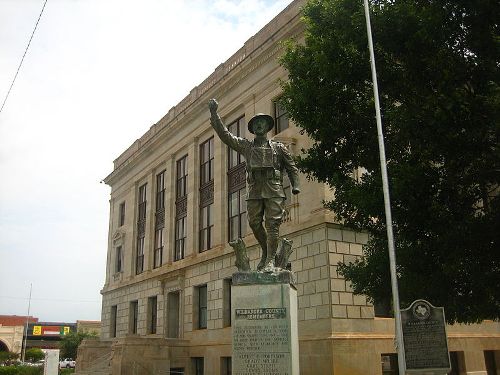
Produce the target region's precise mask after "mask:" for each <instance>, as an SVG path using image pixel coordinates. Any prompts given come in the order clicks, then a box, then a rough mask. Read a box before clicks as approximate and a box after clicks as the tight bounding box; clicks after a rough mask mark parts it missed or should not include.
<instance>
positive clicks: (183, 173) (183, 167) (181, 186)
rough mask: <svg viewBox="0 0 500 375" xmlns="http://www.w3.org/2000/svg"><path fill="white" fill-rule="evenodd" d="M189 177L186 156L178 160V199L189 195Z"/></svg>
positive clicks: (176, 194)
mask: <svg viewBox="0 0 500 375" xmlns="http://www.w3.org/2000/svg"><path fill="white" fill-rule="evenodd" d="M187 175H188V169H187V155H185V156H183V157H182V158H180V159H179V160H177V183H176V193H175V196H176V198H177V199H179V198H183V197H185V196H186V195H187Z"/></svg>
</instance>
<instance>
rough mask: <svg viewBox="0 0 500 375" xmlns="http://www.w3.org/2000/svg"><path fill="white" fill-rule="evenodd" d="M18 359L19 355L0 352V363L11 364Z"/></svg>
mask: <svg viewBox="0 0 500 375" xmlns="http://www.w3.org/2000/svg"><path fill="white" fill-rule="evenodd" d="M17 358H19V354H17V353H13V352H6V351H0V363H7V364H8V363H11V362H13V361H15V360H16V359H17Z"/></svg>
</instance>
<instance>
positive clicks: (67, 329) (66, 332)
mask: <svg viewBox="0 0 500 375" xmlns="http://www.w3.org/2000/svg"><path fill="white" fill-rule="evenodd" d="M68 333H69V327H64V333H63V335H67V334H68Z"/></svg>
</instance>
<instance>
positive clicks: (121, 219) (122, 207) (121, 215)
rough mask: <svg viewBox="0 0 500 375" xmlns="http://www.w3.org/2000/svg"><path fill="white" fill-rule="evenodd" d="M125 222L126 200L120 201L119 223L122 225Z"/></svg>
mask: <svg viewBox="0 0 500 375" xmlns="http://www.w3.org/2000/svg"><path fill="white" fill-rule="evenodd" d="M124 224H125V202H122V203H120V209H119V216H118V225H119V226H120V227H121V226H122V225H124Z"/></svg>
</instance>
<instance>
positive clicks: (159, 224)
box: [77, 0, 500, 375]
mask: <svg viewBox="0 0 500 375" xmlns="http://www.w3.org/2000/svg"><path fill="white" fill-rule="evenodd" d="M303 4H304V1H298V0H297V1H293V2H292V3H291V4H290V5H289V6H288V7H287V8H286V9H285V10H283V11H282V12H281V13H280V14H279V15H278V16H276V18H274V19H273V20H272V21H271V22H270V23H269V24H267V25H266V26H265V27H264V28H263V29H262V30H261V31H259V32H258V33H257V34H255V35H254V36H253V37H252V38H250V39H249V40H248V41H247V42H246V43H245V44H244V46H243V47H242V48H241V49H240V50H238V51H237V52H236V53H235V54H234V55H233V56H231V57H230V58H229V60H227V61H226V62H224V63H222V64H221V65H220V66H219V67H218V68H217V69H216V70H215V72H214V73H213V74H212V75H210V76H209V77H208V78H207V79H206V80H205V81H203V82H202V83H201V84H200V85H199V86H197V87H194V88H193V89H192V90H191V92H190V94H189V95H188V96H187V97H186V98H185V99H184V100H182V101H181V102H180V103H179V104H178V105H176V106H175V107H173V108H172V109H171V110H170V111H169V112H168V113H167V114H166V115H165V116H164V117H163V118H162V119H160V121H158V123H156V124H154V125H153V126H151V127H150V128H149V130H147V132H146V133H145V134H144V135H143V136H142V137H141V138H140V139H138V140H137V141H135V142H134V143H133V144H132V145H131V146H130V147H129V148H128V149H127V150H125V151H124V152H123V153H122V154H121V155H120V156H119V157H118V158H117V159H116V160H115V161H114V170H113V171H112V173H111V174H110V175H109V176H108V177H106V178H105V182H106V183H107V184H108V185H109V186H111V199H110V222H109V242H108V252H107V266H106V282H105V285H104V287H103V289H102V295H103V303H102V331H101V339H100V340H99V341H98V340H93V341H88V342H86V343H85V344H84V345H83V346H82V347H80V350H79V355H78V358H79V359H78V362H77V370H78V373H80V374H91V373H93V372H97V371H99V373H101V374H105V373H108V374H113V375H118V374H135V373H156V372H155V371H157V369H161V371H162V372H161V373H168V371H169V370H170V371H171V373H177V374H181V373H183V374H184V373H185V374H216V375H219V374H224V375H225V374H230V373H231V356H232V352H231V315H230V301H231V293H230V291H231V275H232V274H233V272H235V271H236V267H235V266H234V262H235V256H234V254H233V251H232V249H231V247H230V246H229V245H228V242H229V241H231V240H234V239H236V238H237V237H242V238H244V240H245V243H246V244H247V245H248V247H249V252H250V257H251V265H252V268H253V269H255V267H256V265H257V262H258V260H259V258H260V256H259V253H258V249H257V244H256V241H255V239H254V237H253V235H252V234H251V231H250V229H249V227H248V224H247V219H246V202H245V184H246V181H245V160H243V158H242V157H241V156H240V155H238V154H236V153H235V152H233V151H231V150H229V149H228V148H227V147H226V146H225V145H224V144H222V142H221V141H220V140H219V138H218V137H217V136H216V135H215V134H214V131H213V130H212V128H211V126H210V124H209V111H208V106H207V102H208V100H209V99H210V98H212V97H214V98H216V99H218V101H219V103H220V106H219V112H220V113H221V116H222V117H223V120H224V122H225V123H226V125H228V127H229V130H230V131H231V132H233V133H234V134H236V135H239V136H245V137H249V136H251V134H249V133H248V130H247V125H246V124H247V122H248V120H249V119H250V118H251V117H252V116H253V115H255V114H256V113H259V112H264V113H270V114H272V116H274V118H275V120H276V127H275V129H274V132H273V136H274V139H275V140H278V141H281V142H282V143H284V144H285V145H286V146H287V147H288V148H289V149H290V151H291V152H292V153H294V154H298V153H300V150H301V149H302V148H308V147H310V146H311V140H310V139H308V138H307V137H306V136H304V135H301V134H300V131H299V129H297V127H296V126H295V125H294V124H293V123H292V122H290V121H289V120H288V117H287V114H286V112H284V111H283V109H282V108H281V107H280V105H279V104H278V102H277V99H278V98H279V97H280V94H281V88H280V85H279V82H278V80H279V79H282V80H286V79H287V74H286V71H285V70H284V69H283V68H282V67H281V66H280V65H279V64H278V62H277V59H278V57H279V56H280V53H281V52H282V48H281V46H280V42H281V41H283V40H285V39H288V38H296V39H299V40H300V39H301V38H303V32H304V28H303V25H302V23H301V20H300V7H301V6H302V5H303ZM174 52H175V51H174ZM200 63H203V59H202V58H200ZM367 64H368V62H367ZM367 69H368V68H367ZM374 131H375V130H374ZM325 167H327V166H325ZM301 183H302V185H301V188H302V193H301V194H300V195H298V196H290V188H289V184H288V182H287V181H286V179H285V186H286V189H285V190H286V192H287V200H286V215H285V220H284V223H283V224H282V226H281V234H282V235H285V236H287V237H288V238H290V239H291V240H293V247H294V253H293V254H292V257H291V258H290V259H291V267H292V270H293V272H295V274H296V275H297V279H298V283H297V292H298V317H299V322H298V329H299V346H300V349H299V350H300V369H301V370H300V373H301V374H302V375H325V374H334V375H339V374H340V375H356V374H360V375H380V374H396V373H397V365H396V359H397V358H396V355H395V348H394V320H393V319H392V318H390V317H388V315H387V313H388V311H386V310H385V309H379V308H378V307H377V309H375V308H374V306H372V304H370V303H369V302H368V301H367V299H366V297H365V296H360V295H354V294H353V291H352V289H351V286H350V285H349V283H348V282H346V281H345V280H344V279H343V278H342V276H341V275H339V274H338V273H337V264H338V262H339V261H344V262H350V261H354V260H355V259H357V258H358V257H359V256H361V255H362V253H363V249H362V246H363V244H365V243H366V242H367V234H366V233H358V232H354V231H352V230H350V229H348V228H345V227H343V226H342V224H341V223H339V222H338V221H337V220H336V219H335V217H334V215H333V214H332V213H331V212H330V211H328V210H326V209H325V208H324V207H323V205H322V201H323V200H329V199H331V198H332V191H331V189H330V188H329V187H328V186H326V185H324V184H320V183H317V182H311V181H308V180H307V179H306V178H305V176H301ZM447 329H448V337H449V350H450V352H451V359H452V363H453V372H452V373H453V374H466V373H467V374H471V373H475V374H484V375H486V374H488V375H490V374H498V371H499V368H500V324H499V323H498V322H491V321H487V322H484V323H483V324H480V325H460V324H456V325H453V326H448V328H447ZM85 369H88V371H87V372H85ZM134 371H136V372H134ZM137 371H138V372H137ZM148 371H149V372H148ZM158 371H159V370H158ZM256 375H257V373H256Z"/></svg>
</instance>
